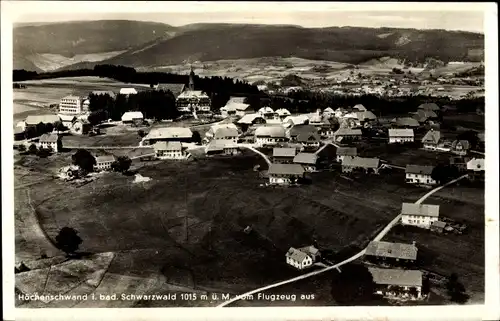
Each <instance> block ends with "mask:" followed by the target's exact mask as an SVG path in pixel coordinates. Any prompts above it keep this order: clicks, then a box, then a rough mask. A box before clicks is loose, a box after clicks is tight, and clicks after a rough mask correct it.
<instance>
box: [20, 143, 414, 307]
mask: <svg viewBox="0 0 500 321" xmlns="http://www.w3.org/2000/svg"><path fill="white" fill-rule="evenodd" d="M51 157H52V156H51ZM56 157H59V156H56ZM68 157H70V155H69V154H68V156H65V158H64V159H63V160H60V161H59V162H61V163H62V162H66V161H68V159H67V158H68ZM40 161H41V162H42V163H41V164H38V165H37V164H31V166H32V167H36V168H45V169H46V170H50V167H49V168H47V167H48V166H47V165H48V163H50V162H54V160H51V161H45V162H47V163H44V161H43V160H40ZM260 163H263V160H262V159H261V158H258V157H257V156H253V155H251V154H249V153H244V154H243V156H240V157H237V158H223V157H222V158H211V159H199V160H198V161H195V162H162V163H159V164H156V165H145V166H144V167H143V168H142V169H140V171H139V172H140V174H141V175H143V176H146V177H151V178H152V181H150V182H147V183H142V184H133V183H132V182H131V181H132V180H133V178H131V177H127V176H123V175H119V174H114V173H109V174H104V175H101V176H100V177H99V179H98V180H97V181H95V182H92V183H89V184H87V185H85V186H82V187H79V188H76V187H74V186H70V185H67V184H65V183H63V182H56V183H54V182H51V183H44V182H42V183H39V184H37V185H33V186H32V189H33V192H32V198H33V204H34V207H35V209H36V213H37V215H38V217H39V219H40V222H41V226H42V228H43V229H44V230H45V231H46V233H47V234H48V235H49V237H50V238H52V239H53V238H54V237H55V235H56V234H57V232H58V231H59V229H60V228H61V227H63V226H70V227H73V228H75V229H76V230H77V231H78V232H79V235H80V236H81V237H82V239H83V240H84V243H83V244H82V248H81V250H82V251H88V252H91V253H101V252H113V253H117V252H118V254H117V257H116V258H115V259H114V260H113V262H112V263H111V264H110V266H109V272H110V273H113V275H114V274H119V275H122V276H124V277H140V278H156V277H157V276H158V275H164V277H166V278H167V279H169V280H172V281H171V282H172V283H177V284H178V285H181V286H186V287H188V288H193V287H194V288H196V289H203V288H209V289H214V288H215V289H221V290H220V292H229V293H234V294H237V293H240V292H242V291H245V290H248V289H251V288H254V287H257V286H261V285H263V284H266V283H269V282H272V281H276V280H280V279H283V278H286V277H287V276H295V275H298V273H299V272H297V271H294V270H293V269H290V268H288V267H287V266H286V264H285V262H284V253H285V252H286V250H287V249H288V247H290V246H303V245H307V244H311V243H312V242H313V240H316V241H317V242H318V244H319V246H320V247H322V248H328V249H331V250H334V251H336V250H340V249H342V248H344V247H345V246H348V245H353V244H362V243H363V242H365V241H366V240H367V239H368V238H369V237H370V236H371V235H372V234H373V233H374V231H376V230H377V229H379V228H380V227H381V226H383V225H385V224H386V223H387V222H388V221H390V220H391V219H392V218H393V217H394V216H395V214H397V212H398V211H399V208H400V206H401V202H402V201H404V200H408V201H412V200H415V199H417V198H418V197H419V196H421V194H422V193H423V191H424V190H421V189H418V188H414V187H412V186H406V185H404V184H401V183H400V182H402V181H403V179H402V177H403V175H402V173H399V172H393V173H392V174H388V175H387V176H384V177H382V176H380V177H375V176H374V177H365V178H363V177H359V178H356V177H351V180H348V179H345V178H343V177H341V176H339V175H338V174H336V173H333V172H329V173H323V174H320V173H318V174H312V175H311V176H312V180H313V184H312V185H306V186H303V187H300V188H271V189H269V188H262V187H259V184H261V183H263V182H264V179H262V178H259V175H258V172H254V171H253V170H252V168H253V167H254V166H255V165H256V164H260ZM262 165H263V164H262ZM23 179H25V178H20V184H23ZM298 199H299V200H300V202H297V200H298ZM185 215H188V219H187V224H188V230H187V231H188V232H187V234H188V235H187V237H186V228H185V224H186V220H185ZM248 225H250V226H252V228H253V231H252V232H251V233H250V234H245V233H243V232H242V230H243V229H244V228H245V227H246V226H248ZM207 271H209V272H207ZM264 271H266V272H265V273H264ZM187 276H189V277H187ZM110 282H111V281H110ZM113 282H114V281H113ZM112 284H115V283H112ZM300 284H302V283H298V285H297V288H295V289H296V291H299V292H301V293H302V292H303V289H302V287H304V286H305V285H303V284H302V285H300ZM109 286H112V285H109ZM115 286H117V285H115ZM291 286H292V285H291ZM307 289H309V287H307ZM110 290H111V288H110ZM311 291H312V290H311ZM181 303H182V302H180V303H179V302H178V303H170V304H174V305H175V304H179V305H181ZM165 304H168V303H165Z"/></svg>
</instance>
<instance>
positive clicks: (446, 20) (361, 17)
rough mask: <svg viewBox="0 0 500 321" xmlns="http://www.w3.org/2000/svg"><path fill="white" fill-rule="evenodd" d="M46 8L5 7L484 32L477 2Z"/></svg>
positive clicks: (33, 16) (101, 15)
mask: <svg viewBox="0 0 500 321" xmlns="http://www.w3.org/2000/svg"><path fill="white" fill-rule="evenodd" d="M2 2H3V1H2ZM47 3H50V2H45V1H43V2H41V3H40V2H39V3H36V2H34V3H32V2H29V1H19V2H17V3H13V2H10V3H9V6H10V5H13V8H14V9H13V10H14V11H15V13H16V14H12V15H10V16H11V17H12V19H13V20H14V21H15V22H21V23H27V22H62V21H75V20H103V19H126V20H140V21H154V22H161V23H166V24H169V25H173V26H181V25H186V24H190V23H253V24H291V25H300V26H303V27H329V26H356V27H373V28H377V27H398V28H416V29H446V30H462V31H471V32H483V29H484V28H483V15H484V14H483V12H484V10H485V9H484V7H483V6H482V5H481V4H480V3H476V4H474V5H471V4H467V3H451V4H449V3H430V4H429V3H365V4H363V3H355V4H353V3H333V2H330V3H328V2H321V3H319V2H309V3H304V2H294V3H273V2H268V3H262V2H239V3H238V2H226V3H223V4H221V3H215V2H203V3H199V2H191V3H178V2H169V3H162V2H142V3H141V4H140V5H139V4H138V3H134V2H118V1H116V2H114V1H113V2H102V3H101V4H100V5H98V6H96V5H95V3H93V4H90V3H89V2H85V1H81V2H71V1H70V2H57V3H55V4H54V7H52V6H50V5H47ZM9 6H7V7H9ZM2 7H3V3H2ZM11 9H12V8H11ZM34 12H36V13H34ZM132 12H133V13H132Z"/></svg>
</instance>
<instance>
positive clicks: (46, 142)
mask: <svg viewBox="0 0 500 321" xmlns="http://www.w3.org/2000/svg"><path fill="white" fill-rule="evenodd" d="M40 147H41V148H44V149H51V150H52V151H53V152H55V153H57V152H58V151H59V150H60V149H61V139H60V137H59V135H56V134H43V135H42V136H40Z"/></svg>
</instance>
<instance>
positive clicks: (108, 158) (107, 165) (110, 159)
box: [94, 155, 116, 171]
mask: <svg viewBox="0 0 500 321" xmlns="http://www.w3.org/2000/svg"><path fill="white" fill-rule="evenodd" d="M115 160H116V159H115V156H113V155H103V156H97V157H96V158H95V163H96V164H95V165H94V168H95V170H98V171H106V170H110V169H111V164H113V163H114V162H115Z"/></svg>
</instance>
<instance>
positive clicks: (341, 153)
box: [336, 147, 358, 163]
mask: <svg viewBox="0 0 500 321" xmlns="http://www.w3.org/2000/svg"><path fill="white" fill-rule="evenodd" d="M336 153H337V162H339V163H341V162H342V160H343V159H344V157H346V156H350V157H355V156H357V155H358V151H357V149H356V147H338V148H337V151H336Z"/></svg>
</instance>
